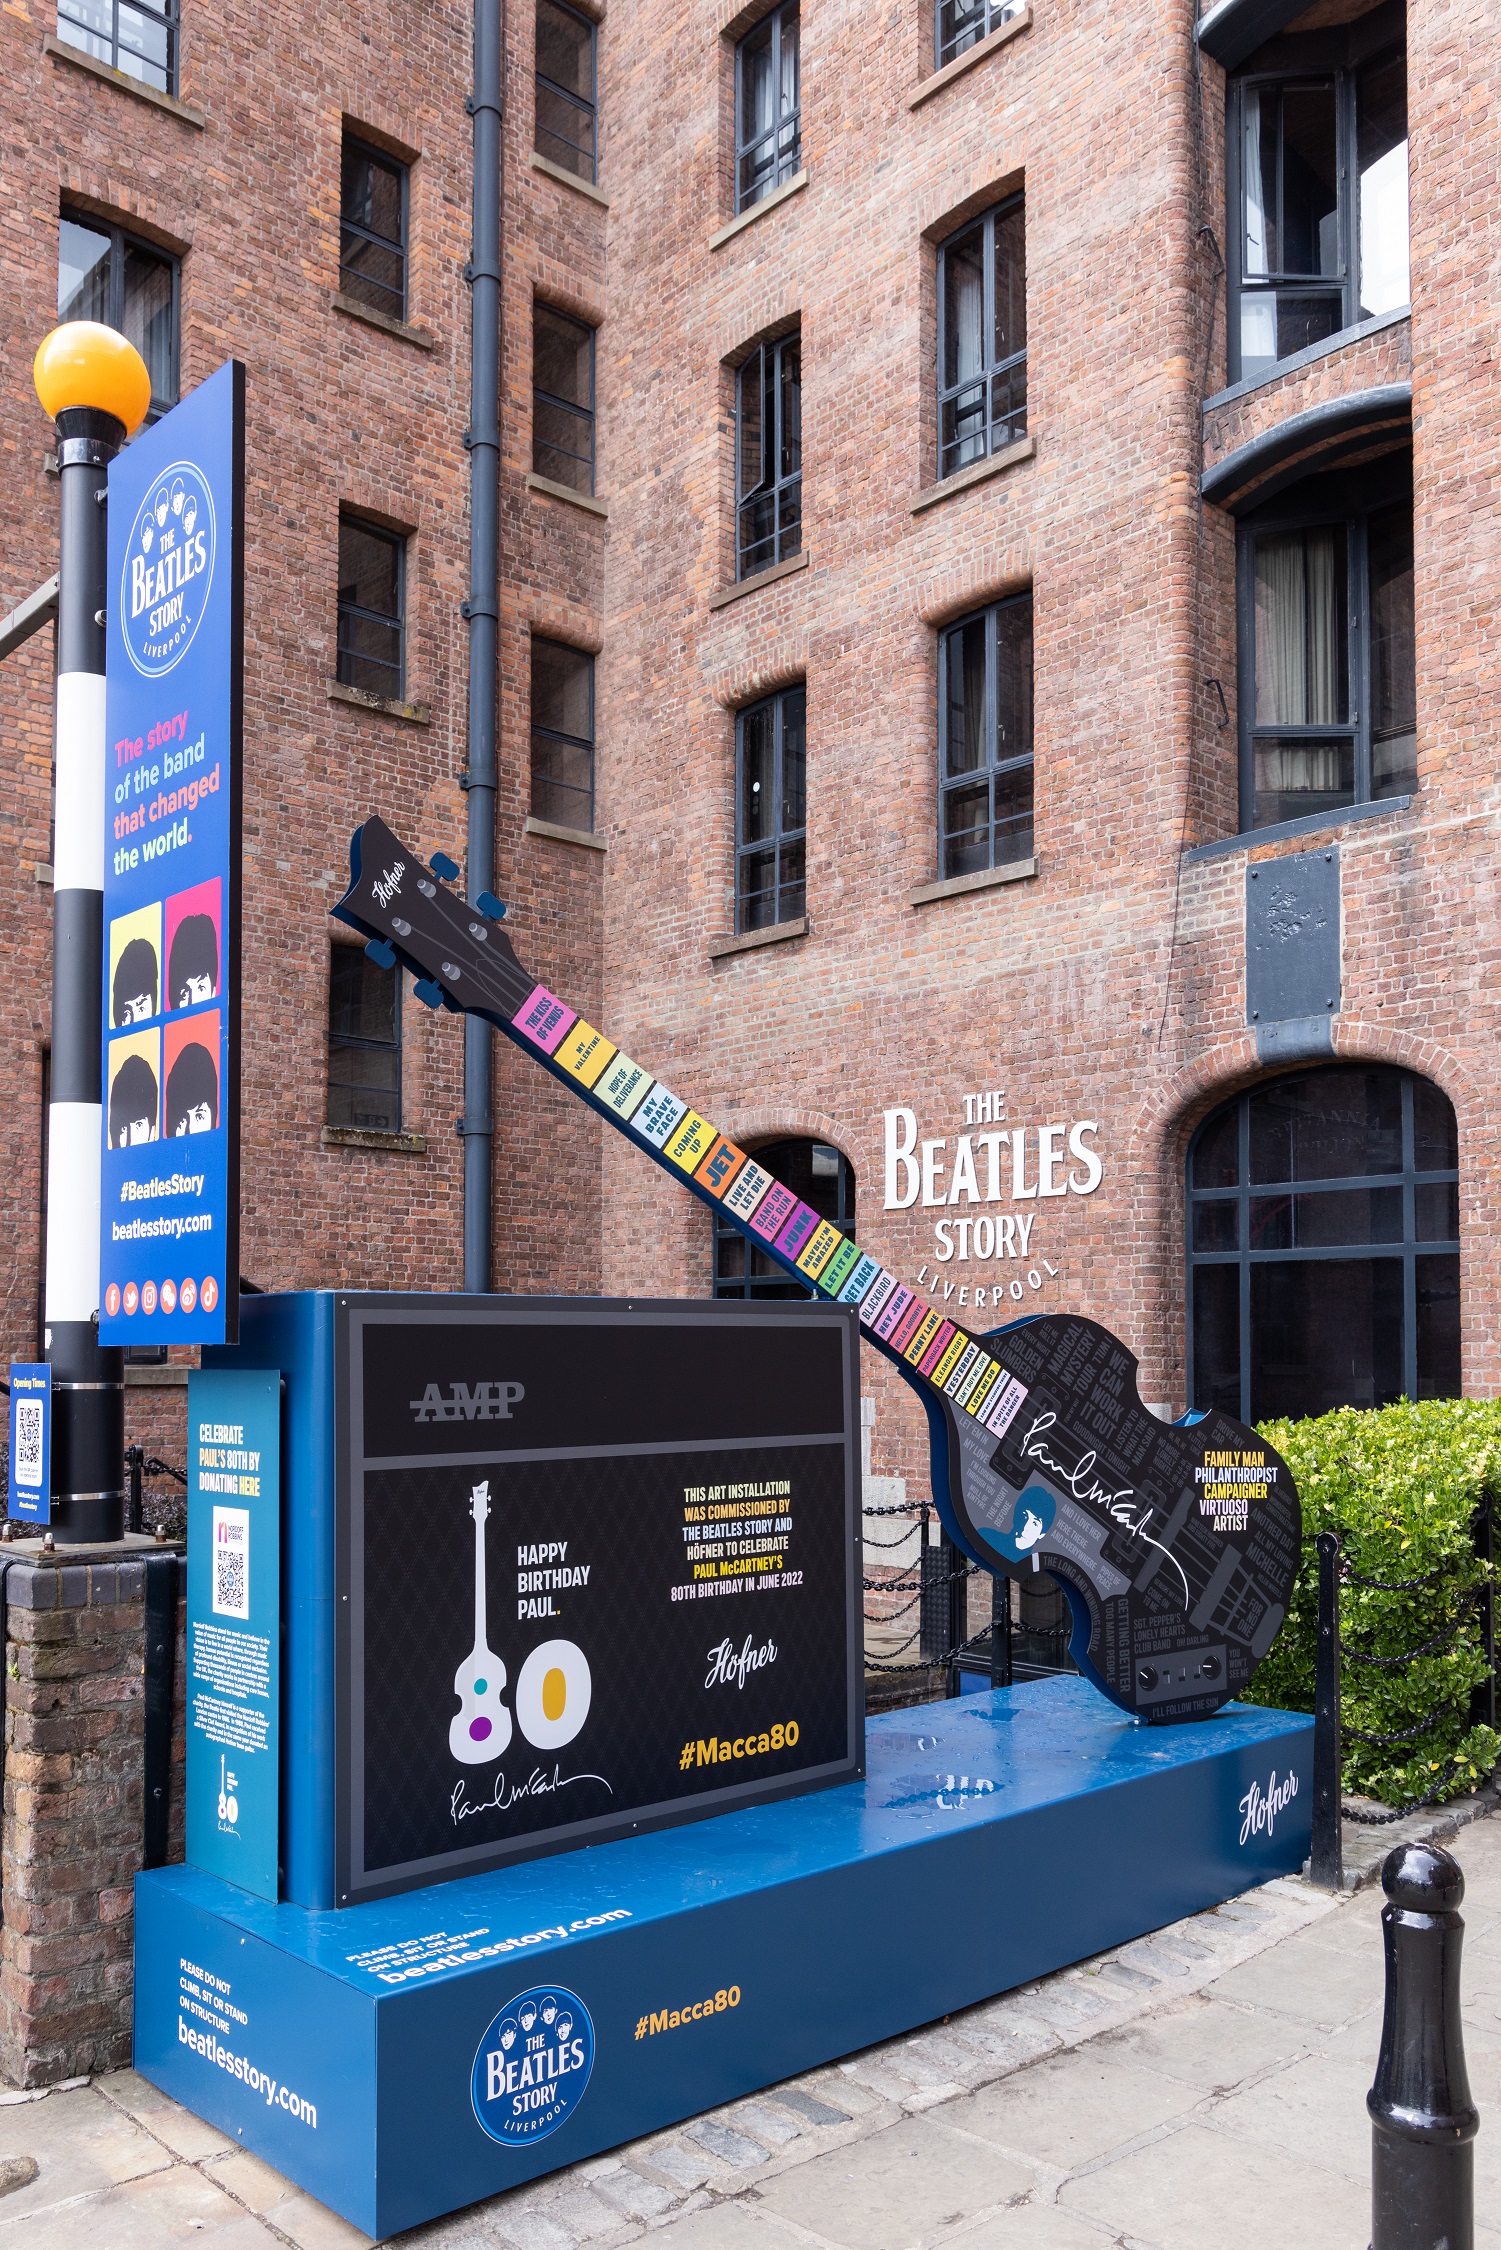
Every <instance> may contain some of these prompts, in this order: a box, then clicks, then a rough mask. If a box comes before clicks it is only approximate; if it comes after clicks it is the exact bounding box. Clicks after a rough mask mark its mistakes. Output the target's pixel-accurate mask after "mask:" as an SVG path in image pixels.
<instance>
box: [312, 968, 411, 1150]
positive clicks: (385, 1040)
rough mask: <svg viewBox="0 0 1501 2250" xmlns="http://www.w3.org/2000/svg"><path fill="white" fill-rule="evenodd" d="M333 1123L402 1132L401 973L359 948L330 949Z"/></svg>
mask: <svg viewBox="0 0 1501 2250" xmlns="http://www.w3.org/2000/svg"><path fill="white" fill-rule="evenodd" d="M328 1122H329V1124H330V1125H346V1126H354V1127H356V1128H357V1129H358V1130H359V1131H361V1132H366V1133H399V1132H400V1131H401V971H400V969H382V968H380V967H378V966H377V964H376V963H375V962H374V961H372V960H371V958H370V956H369V954H368V953H366V952H364V951H363V950H362V948H361V947H359V946H357V945H334V946H330V948H329V963H328Z"/></svg>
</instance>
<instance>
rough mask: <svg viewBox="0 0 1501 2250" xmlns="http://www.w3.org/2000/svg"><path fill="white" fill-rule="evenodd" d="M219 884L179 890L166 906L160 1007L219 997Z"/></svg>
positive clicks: (183, 1005)
mask: <svg viewBox="0 0 1501 2250" xmlns="http://www.w3.org/2000/svg"><path fill="white" fill-rule="evenodd" d="M222 892H223V885H222V884H221V883H220V882H219V880H218V878H217V876H216V877H215V878H214V880H213V881H212V882H210V883H198V884H195V885H194V887H193V889H192V890H189V891H179V892H178V893H177V895H176V897H175V898H169V899H168V900H167V904H166V918H167V984H166V991H165V995H164V999H163V1005H164V1006H165V1007H166V1008H168V1009H169V1010H170V1009H176V1008H196V1007H198V1006H199V1005H200V1003H201V1002H203V1001H205V1000H217V999H219V998H220V997H221V996H222V989H223V987H222V976H223V960H224V944H223V930H224V910H223V902H222Z"/></svg>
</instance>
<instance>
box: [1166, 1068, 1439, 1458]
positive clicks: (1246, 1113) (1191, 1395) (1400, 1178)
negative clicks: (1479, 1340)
mask: <svg viewBox="0 0 1501 2250" xmlns="http://www.w3.org/2000/svg"><path fill="white" fill-rule="evenodd" d="M1372 1070H1390V1071H1391V1072H1392V1074H1393V1075H1394V1076H1396V1077H1397V1078H1399V1079H1400V1080H1401V1102H1402V1128H1401V1129H1402V1164H1401V1167H1400V1168H1399V1169H1398V1170H1396V1171H1392V1172H1367V1173H1351V1174H1348V1175H1344V1176H1342V1177H1339V1178H1330V1179H1328V1180H1324V1179H1312V1178H1310V1179H1304V1180H1290V1181H1275V1180H1273V1181H1268V1180H1256V1181H1253V1180H1252V1179H1251V1176H1250V1172H1251V1165H1250V1114H1251V1112H1250V1105H1251V1103H1252V1101H1253V1100H1254V1099H1255V1098H1256V1096H1257V1095H1258V1094H1261V1093H1264V1092H1265V1091H1266V1090H1267V1087H1268V1085H1269V1084H1295V1083H1297V1082H1298V1081H1300V1080H1303V1079H1307V1078H1311V1077H1319V1076H1324V1075H1330V1076H1334V1075H1339V1074H1347V1075H1349V1076H1351V1077H1354V1076H1356V1075H1359V1074H1361V1073H1364V1072H1369V1071H1372ZM1419 1082H1420V1074H1419V1073H1417V1072H1415V1071H1409V1070H1401V1069H1398V1068H1397V1066H1396V1065H1393V1064H1377V1063H1371V1062H1359V1063H1351V1064H1349V1065H1345V1066H1341V1065H1339V1064H1337V1063H1334V1064H1330V1063H1325V1064H1321V1065H1319V1066H1317V1068H1316V1069H1315V1070H1313V1071H1308V1070H1302V1071H1296V1072H1291V1073H1288V1074H1287V1076H1286V1077H1285V1078H1284V1079H1282V1080H1277V1081H1269V1080H1267V1079H1261V1080H1259V1081H1258V1082H1257V1083H1256V1084H1255V1085H1252V1086H1247V1087H1243V1088H1242V1089H1241V1091H1240V1092H1239V1093H1238V1094H1234V1095H1232V1096H1231V1098H1230V1100H1229V1101H1227V1102H1221V1103H1220V1104H1219V1106H1218V1107H1217V1108H1215V1109H1214V1110H1212V1111H1211V1112H1210V1114H1209V1116H1207V1117H1206V1118H1205V1119H1204V1120H1203V1122H1202V1123H1201V1124H1200V1125H1199V1126H1198V1127H1197V1129H1196V1130H1195V1132H1194V1134H1193V1137H1192V1139H1191V1140H1190V1142H1189V1145H1188V1153H1187V1156H1186V1158H1185V1162H1184V1174H1183V1209H1184V1230H1183V1239H1184V1306H1185V1347H1186V1360H1185V1367H1186V1379H1187V1398H1188V1405H1189V1407H1190V1409H1194V1408H1196V1407H1197V1406H1198V1405H1199V1403H1200V1397H1201V1394H1200V1391H1199V1371H1198V1369H1197V1367H1196V1364H1195V1361H1196V1356H1197V1345H1196V1318H1195V1303H1194V1290H1195V1283H1196V1279H1197V1276H1198V1274H1199V1273H1201V1272H1203V1271H1204V1270H1205V1269H1206V1268H1209V1267H1221V1268H1223V1267H1234V1268H1236V1269H1237V1271H1238V1274H1239V1292H1238V1307H1237V1320H1238V1324H1239V1349H1240V1401H1239V1405H1238V1407H1237V1408H1236V1410H1235V1411H1236V1417H1237V1419H1238V1420H1239V1421H1242V1422H1246V1423H1251V1422H1252V1421H1253V1407H1256V1406H1257V1404H1258V1402H1257V1401H1256V1400H1255V1399H1254V1398H1253V1384H1254V1381H1255V1370H1254V1368H1253V1365H1252V1354H1251V1344H1252V1335H1251V1274H1252V1270H1253V1268H1254V1267H1256V1266H1259V1265H1272V1264H1283V1265H1289V1264H1290V1265H1297V1264H1300V1263H1313V1262H1317V1263H1319V1264H1325V1263H1330V1264H1332V1263H1335V1262H1338V1261H1346V1262H1350V1261H1354V1260H1358V1259H1370V1260H1376V1259H1393V1258H1400V1259H1401V1260H1402V1263H1403V1273H1402V1385H1403V1389H1402V1395H1403V1396H1404V1397H1406V1398H1409V1399H1414V1400H1415V1399H1417V1398H1418V1396H1419V1388H1418V1322H1417V1267H1416V1261H1417V1260H1418V1259H1419V1258H1432V1257H1444V1258H1453V1259H1455V1260H1456V1261H1458V1259H1459V1258H1460V1256H1461V1253H1462V1246H1463V1234H1462V1232H1461V1231H1459V1230H1458V1226H1457V1222H1456V1232H1455V1233H1454V1234H1453V1235H1452V1236H1419V1235H1418V1234H1417V1233H1416V1231H1415V1229H1416V1205H1417V1191H1418V1189H1419V1188H1423V1187H1450V1186H1452V1187H1453V1188H1454V1190H1455V1195H1456V1199H1457V1196H1458V1184H1459V1167H1458V1165H1457V1164H1456V1165H1454V1166H1453V1167H1449V1166H1441V1167H1436V1168H1426V1169H1421V1170H1420V1169H1419V1168H1418V1166H1417V1165H1416V1163H1415V1161H1414V1157H1415V1141H1414V1127H1413V1096H1414V1088H1415V1087H1416V1085H1417V1084H1418V1083H1419ZM1421 1082H1422V1083H1424V1084H1426V1085H1427V1086H1429V1087H1430V1088H1432V1091H1433V1092H1434V1093H1436V1094H1438V1095H1439V1096H1440V1097H1441V1098H1442V1099H1444V1100H1446V1101H1447V1099H1448V1097H1447V1095H1445V1094H1444V1092H1443V1088H1442V1087H1440V1086H1436V1085H1434V1082H1433V1081H1432V1080H1431V1079H1428V1080H1422V1081H1421ZM1450 1106H1451V1108H1452V1104H1451V1105H1450ZM1231 1111H1235V1112H1237V1120H1238V1121H1237V1135H1238V1140H1237V1151H1238V1158H1237V1168H1238V1175H1239V1184H1238V1185H1237V1186H1235V1187H1232V1188H1199V1187H1196V1186H1195V1185H1194V1161H1195V1158H1196V1157H1197V1155H1198V1152H1199V1149H1200V1148H1201V1147H1202V1145H1203V1143H1204V1142H1205V1140H1206V1139H1207V1137H1208V1135H1209V1134H1210V1132H1211V1131H1212V1130H1213V1129H1214V1128H1215V1127H1216V1126H1217V1125H1218V1124H1219V1123H1220V1121H1221V1119H1222V1118H1224V1117H1225V1116H1226V1115H1227V1113H1229V1112H1231ZM1457 1133H1458V1124H1457V1120H1456V1140H1457ZM1377 1188H1392V1189H1400V1191H1401V1195H1402V1238H1401V1240H1400V1241H1399V1242H1367V1243H1354V1244H1349V1243H1346V1244H1334V1245H1329V1246H1327V1247H1321V1246H1317V1245H1302V1244H1299V1245H1296V1246H1294V1247H1292V1248H1288V1249H1261V1248H1253V1247H1252V1246H1251V1212H1250V1205H1251V1203H1252V1202H1253V1201H1254V1200H1256V1199H1260V1198H1264V1199H1272V1198H1276V1197H1278V1196H1284V1195H1285V1196H1288V1197H1291V1196H1292V1195H1294V1194H1298V1193H1303V1194H1308V1193H1317V1194H1336V1195H1337V1194H1341V1193H1345V1192H1354V1193H1358V1192H1359V1191H1360V1190H1361V1189H1377ZM1212 1204H1233V1205H1235V1206H1236V1210H1237V1218H1236V1239H1237V1247H1236V1248H1235V1249H1233V1250H1197V1249H1195V1247H1194V1236H1195V1225H1194V1218H1195V1212H1196V1210H1198V1209H1200V1208H1203V1207H1204V1206H1207V1205H1212ZM1462 1341H1463V1339H1462V1336H1461V1345H1462ZM1429 1395H1436V1396H1449V1395H1451V1394H1449V1393H1446V1392H1445V1393H1436V1394H1429ZM1455 1395H1457V1394H1455ZM1263 1418H1264V1416H1263Z"/></svg>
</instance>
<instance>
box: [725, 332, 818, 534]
mask: <svg viewBox="0 0 1501 2250" xmlns="http://www.w3.org/2000/svg"><path fill="white" fill-rule="evenodd" d="M735 461H736V469H735V492H736V500H737V507H736V514H735V524H736V532H735V576H736V577H737V578H750V577H752V576H753V575H754V574H755V572H756V571H758V570H769V569H770V568H771V566H772V565H773V563H780V562H787V561H788V560H789V559H790V558H791V557H792V556H793V555H795V554H797V553H798V552H799V551H800V549H801V547H802V543H803V373H802V344H801V340H800V337H799V336H798V335H797V334H794V335H791V336H783V337H781V338H780V339H779V340H778V341H777V342H776V343H774V344H758V345H757V346H756V348H755V350H754V351H753V352H752V353H751V355H750V358H749V359H748V360H746V361H745V363H744V365H743V366H742V367H741V369H740V372H739V374H738V375H737V377H736V380H735Z"/></svg>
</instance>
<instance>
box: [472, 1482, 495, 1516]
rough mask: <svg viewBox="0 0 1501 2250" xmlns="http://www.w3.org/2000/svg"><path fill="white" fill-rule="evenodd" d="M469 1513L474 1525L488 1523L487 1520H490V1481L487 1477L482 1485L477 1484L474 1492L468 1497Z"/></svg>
mask: <svg viewBox="0 0 1501 2250" xmlns="http://www.w3.org/2000/svg"><path fill="white" fill-rule="evenodd" d="M469 1513H470V1514H471V1515H472V1516H473V1518H474V1520H475V1522H476V1523H488V1522H489V1520H490V1480H489V1478H488V1477H486V1479H485V1481H484V1483H483V1484H477V1485H476V1486H475V1487H474V1490H473V1491H472V1492H471V1493H470V1495H469Z"/></svg>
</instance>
